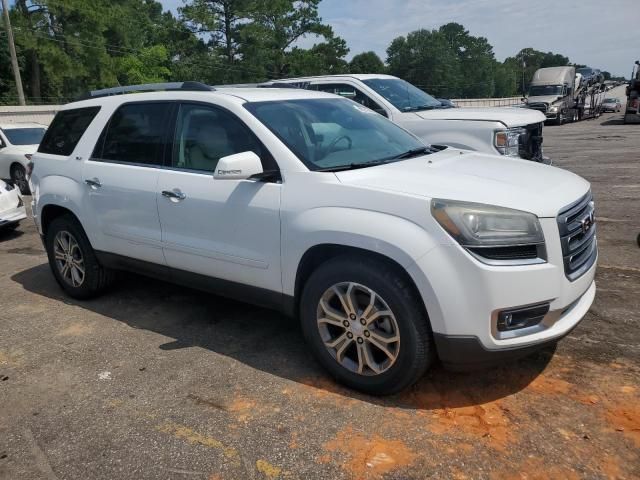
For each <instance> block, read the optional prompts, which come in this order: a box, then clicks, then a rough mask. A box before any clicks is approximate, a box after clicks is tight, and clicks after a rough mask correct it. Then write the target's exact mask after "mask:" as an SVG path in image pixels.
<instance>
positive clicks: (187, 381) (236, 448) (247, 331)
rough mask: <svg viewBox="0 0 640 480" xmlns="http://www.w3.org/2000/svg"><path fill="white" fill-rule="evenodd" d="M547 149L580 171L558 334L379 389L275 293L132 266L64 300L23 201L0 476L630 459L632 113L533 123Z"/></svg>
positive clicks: (3, 251) (634, 288)
mask: <svg viewBox="0 0 640 480" xmlns="http://www.w3.org/2000/svg"><path fill="white" fill-rule="evenodd" d="M545 152H546V154H548V155H549V156H551V157H552V158H553V159H554V160H555V163H556V165H558V166H560V167H563V168H567V169H569V170H571V171H574V172H576V173H578V174H580V175H583V176H584V177H586V178H587V179H588V180H589V181H591V182H592V186H593V191H594V194H595V198H596V202H597V203H596V208H597V217H598V229H599V231H598V237H599V246H600V260H599V268H598V274H597V284H598V292H597V296H596V301H595V303H594V305H593V307H592V309H591V311H590V312H589V314H588V315H587V316H586V317H585V319H584V321H583V322H582V323H581V324H580V325H579V327H578V328H577V329H575V330H574V331H573V332H572V334H571V335H570V336H569V337H567V338H565V339H564V340H563V341H562V342H560V343H559V344H558V346H557V348H555V349H547V350H543V351H541V352H540V353H538V354H536V355H534V356H533V357H529V358H526V359H523V360H521V361H518V362H512V363H508V364H505V365H504V366H502V367H500V368H496V369H492V370H488V371H482V372H474V373H466V374H453V373H449V372H446V371H443V370H442V369H441V368H439V367H436V368H434V369H433V370H432V371H431V372H430V373H429V374H428V375H427V376H426V377H425V378H424V379H423V380H422V381H421V382H420V383H419V384H418V385H416V386H415V387H414V388H412V389H410V390H409V391H407V392H405V393H402V394H400V395H397V396H393V397H387V398H383V399H379V398H373V397H368V396H365V395H360V394H357V393H354V392H352V391H349V390H347V389H344V388H342V387H340V386H337V385H336V384H335V383H333V382H332V380H330V379H329V378H328V377H327V376H326V375H325V373H324V371H323V370H322V369H321V368H320V367H319V366H318V365H317V364H316V363H315V361H314V360H313V359H312V358H310V356H309V353H308V350H307V348H305V345H304V342H303V340H302V336H301V333H300V331H299V328H298V326H297V325H296V323H295V321H292V320H288V319H286V318H284V317H282V316H280V315H279V314H277V313H274V312H271V311H267V310H262V309H259V308H256V307H251V306H247V305H244V304H241V303H237V302H233V301H230V300H225V299H221V298H217V297H214V296H212V295H208V294H204V293H200V292H196V291H192V290H188V289H184V288H180V287H176V286H173V285H170V284H166V283H163V282H162V281H160V280H149V279H146V278H143V277H137V276H132V275H128V276H124V277H123V278H122V279H121V281H120V282H119V285H118V286H117V288H116V289H114V290H113V291H112V292H110V293H109V294H107V295H105V296H104V297H102V298H100V299H97V300H93V301H88V302H77V301H74V300H71V299H69V298H67V297H65V296H64V295H63V294H62V292H61V290H60V289H59V287H58V286H57V285H56V283H55V282H54V280H53V277H52V276H51V274H50V272H49V268H48V266H47V264H46V257H45V255H44V252H43V249H42V246H41V244H40V240H39V238H38V236H37V234H36V231H35V228H34V227H33V226H32V223H31V222H30V221H26V222H24V223H23V224H22V226H21V227H20V229H19V231H18V232H16V233H12V234H3V235H0V478H2V479H11V480H13V479H56V478H57V479H114V478H131V479H148V478H171V479H209V480H216V479H230V480H231V479H239V480H244V479H270V480H273V479H279V478H281V479H361V478H362V479H364V478H372V479H383V478H385V479H422V478H453V479H484V478H486V479H507V478H521V479H547V478H549V479H551V478H553V479H577V478H620V479H624V478H626V479H631V478H640V328H639V327H640V248H638V245H637V243H636V237H637V235H638V233H640V201H639V198H640V125H636V126H632V125H629V126H625V125H622V122H621V114H607V115H605V116H603V117H601V118H600V119H598V120H591V121H585V122H582V123H579V124H572V125H565V126H562V127H552V126H549V127H546V128H545Z"/></svg>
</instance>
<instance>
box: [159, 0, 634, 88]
mask: <svg viewBox="0 0 640 480" xmlns="http://www.w3.org/2000/svg"><path fill="white" fill-rule="evenodd" d="M159 1H160V2H161V3H162V4H163V5H164V7H165V8H167V9H170V10H173V11H174V12H175V11H176V8H177V7H178V6H180V5H183V0H159ZM319 10H320V15H321V16H322V19H323V22H324V23H327V24H329V25H331V26H332V27H333V29H334V31H335V33H336V34H337V35H339V36H340V37H342V38H344V39H345V40H346V41H347V45H348V46H349V48H350V52H349V56H348V58H351V57H352V56H353V55H355V54H357V53H360V52H363V51H368V50H373V51H375V52H376V53H377V54H378V55H380V57H381V58H382V59H383V60H384V59H385V58H386V53H385V51H386V48H387V47H388V45H389V43H391V40H393V39H394V38H395V37H398V36H401V35H406V34H407V33H409V32H411V31H413V30H417V29H420V28H427V29H434V28H438V27H439V26H440V25H443V24H445V23H448V22H457V23H460V24H462V25H464V27H465V28H466V29H467V30H469V32H470V33H471V34H472V35H475V36H482V37H486V38H487V39H488V40H489V43H490V44H491V45H493V48H494V52H495V55H496V58H497V59H498V60H501V61H502V60H504V59H505V58H506V57H509V56H513V55H515V54H516V53H517V52H519V51H520V50H521V49H522V48H526V47H532V48H535V49H536V50H542V51H545V52H546V51H553V52H554V53H560V54H563V55H566V56H568V57H569V59H570V60H571V61H572V62H574V63H580V64H586V65H588V66H590V67H593V68H599V69H600V70H606V71H609V72H611V73H612V74H613V75H615V76H617V75H621V76H625V77H627V78H628V77H629V75H630V74H631V68H632V66H633V62H634V61H635V60H640V0H564V1H563V0H524V1H523V0H519V1H514V0H322V2H321V3H320V9H319ZM312 43H313V39H307V40H306V41H303V45H307V44H308V45H311V44H312Z"/></svg>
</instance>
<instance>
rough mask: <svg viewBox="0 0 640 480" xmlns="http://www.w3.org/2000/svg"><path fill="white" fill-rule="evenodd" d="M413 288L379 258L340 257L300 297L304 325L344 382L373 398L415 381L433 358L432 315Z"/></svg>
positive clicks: (317, 351) (323, 360) (320, 270)
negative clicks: (430, 326) (429, 314)
mask: <svg viewBox="0 0 640 480" xmlns="http://www.w3.org/2000/svg"><path fill="white" fill-rule="evenodd" d="M423 310H424V308H423V307H422V305H421V302H420V301H419V299H418V298H417V296H416V293H415V289H414V288H413V286H412V285H411V284H410V283H409V281H408V280H407V279H406V278H405V276H404V275H402V274H400V273H399V272H397V271H396V269H395V268H393V267H391V266H389V265H387V264H385V263H384V262H380V261H377V260H374V261H371V260H370V259H352V258H349V257H339V258H335V259H333V260H330V261H329V262H327V263H325V264H323V265H322V266H320V267H319V268H318V269H317V270H316V271H315V272H313V273H312V274H311V277H310V278H309V280H308V281H307V283H306V285H305V287H304V291H303V293H302V299H301V307H300V312H301V321H302V329H303V332H304V335H305V338H306V339H307V342H308V343H309V345H310V346H311V351H312V352H313V354H314V355H315V357H316V358H317V359H318V361H319V362H320V363H321V364H322V365H323V366H324V367H325V368H326V369H327V370H328V371H329V372H330V373H331V374H332V375H333V376H334V377H335V378H336V379H337V380H338V381H340V382H342V383H344V384H346V385H348V386H349V387H351V388H354V389H356V390H360V391H363V392H365V393H369V394H374V395H387V394H391V393H395V392H398V391H400V390H402V389H404V388H406V387H407V386H409V385H411V384H413V383H414V382H416V381H417V380H418V379H419V378H420V377H421V376H422V375H423V374H424V372H425V371H426V369H427V368H428V366H429V365H430V363H431V358H432V351H433V348H432V344H431V333H430V330H429V324H428V320H427V318H426V315H425V313H424V311H423Z"/></svg>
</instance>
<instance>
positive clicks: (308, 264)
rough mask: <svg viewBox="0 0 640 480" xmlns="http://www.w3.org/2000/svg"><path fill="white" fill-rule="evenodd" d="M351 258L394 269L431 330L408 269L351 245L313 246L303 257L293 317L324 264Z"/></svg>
mask: <svg viewBox="0 0 640 480" xmlns="http://www.w3.org/2000/svg"><path fill="white" fill-rule="evenodd" d="M341 256H345V257H347V256H348V257H349V258H363V259H367V260H369V261H377V262H381V263H384V264H385V265H386V266H388V267H390V268H392V269H393V270H394V271H395V272H396V273H397V274H398V275H400V276H402V277H404V278H405V280H407V282H408V283H409V285H410V286H411V288H412V289H413V293H414V295H415V296H416V298H417V299H418V303H419V306H420V308H422V311H423V312H424V313H425V315H426V318H427V321H428V322H429V329H430V330H431V323H430V321H429V312H428V309H427V306H426V305H425V302H424V299H423V298H422V295H421V294H420V290H419V289H418V286H417V284H416V282H415V281H414V279H413V278H412V276H411V275H410V274H409V272H408V271H407V269H406V268H405V267H403V266H402V265H401V264H400V263H399V262H398V261H396V260H395V259H393V258H391V257H390V256H388V255H385V254H383V253H379V252H375V251H373V250H368V249H366V248H360V247H354V246H351V245H343V244H336V243H322V244H317V245H313V246H312V247H310V248H309V249H307V251H306V252H305V253H304V254H303V255H302V258H301V259H300V262H299V263H298V268H297V271H296V277H295V287H294V288H295V290H294V292H295V293H294V296H293V304H292V305H291V308H290V309H291V313H292V314H293V316H298V315H299V311H300V298H301V296H302V290H303V288H304V285H305V283H306V282H307V280H308V279H309V277H310V276H311V274H312V273H313V272H314V271H315V270H316V269H317V268H318V267H319V266H320V265H321V264H322V263H324V262H326V261H328V260H331V259H334V258H337V257H341Z"/></svg>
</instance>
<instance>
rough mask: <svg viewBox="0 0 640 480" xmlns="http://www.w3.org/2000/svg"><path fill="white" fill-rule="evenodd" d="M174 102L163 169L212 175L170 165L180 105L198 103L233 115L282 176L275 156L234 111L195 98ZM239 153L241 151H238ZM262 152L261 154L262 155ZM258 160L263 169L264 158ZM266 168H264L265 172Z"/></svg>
mask: <svg viewBox="0 0 640 480" xmlns="http://www.w3.org/2000/svg"><path fill="white" fill-rule="evenodd" d="M176 103H179V105H177V106H176V108H175V111H174V112H173V117H172V119H171V122H170V123H171V134H170V135H169V140H168V142H167V144H166V146H165V165H164V167H163V168H164V169H165V170H171V171H173V172H186V173H193V174H195V175H205V176H208V177H213V175H214V172H210V171H208V170H196V169H193V168H184V167H174V166H172V164H173V141H174V139H175V134H176V128H177V127H178V114H179V112H180V106H182V105H198V106H204V107H209V108H213V109H218V110H222V111H223V112H225V113H228V114H229V115H230V116H231V117H233V118H234V119H236V120H237V121H238V123H239V124H240V126H241V127H242V128H243V129H244V130H246V132H247V133H248V134H249V136H250V137H251V138H253V140H254V141H255V142H256V144H257V145H258V146H259V147H260V150H261V151H262V152H264V153H266V155H267V156H268V160H269V161H270V162H271V163H273V164H274V165H275V166H276V169H275V170H276V171H277V172H278V178H280V179H281V178H282V176H281V174H280V165H278V162H277V161H276V159H275V157H274V156H273V154H272V153H271V151H270V150H269V149H268V148H267V147H266V145H265V144H264V143H263V142H262V141H261V140H260V139H259V138H258V136H257V135H256V134H255V133H254V132H253V130H251V128H249V126H248V125H247V124H246V122H245V121H244V120H242V119H241V118H240V117H239V116H238V115H236V114H235V113H233V112H232V111H231V110H229V109H228V108H226V107H223V106H222V105H218V104H215V103H209V102H201V101H197V100H176ZM238 153H241V152H238ZM264 153H263V155H264ZM260 161H261V162H262V167H263V169H264V166H265V165H264V162H265V159H264V158H263V156H260ZM266 171H267V170H265V172H266Z"/></svg>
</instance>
